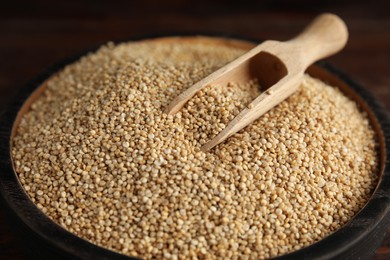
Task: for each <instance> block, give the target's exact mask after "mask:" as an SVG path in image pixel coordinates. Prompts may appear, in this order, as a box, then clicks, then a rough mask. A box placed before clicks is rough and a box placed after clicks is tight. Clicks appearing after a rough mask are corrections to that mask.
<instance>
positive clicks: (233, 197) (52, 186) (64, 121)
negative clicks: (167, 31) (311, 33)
mask: <svg viewBox="0 0 390 260" xmlns="http://www.w3.org/2000/svg"><path fill="white" fill-rule="evenodd" d="M243 52H244V50H242V49H239V48H233V47H229V46H220V45H217V44H215V45H213V44H202V43H201V42H192V43H191V42H182V43H169V42H166V43H161V42H154V41H150V42H130V43H126V44H120V45H118V46H114V45H113V44H109V45H107V46H105V47H102V48H101V49H100V50H99V51H97V52H96V53H93V54H89V55H87V56H86V57H83V58H82V59H80V60H79V61H78V62H76V63H74V64H71V65H69V66H67V67H66V68H65V69H64V70H63V71H62V72H60V73H58V74H57V76H55V77H53V78H51V79H50V80H49V81H48V82H47V89H46V90H45V92H44V93H43V95H42V96H41V97H40V98H39V99H38V100H37V101H36V102H35V103H34V104H33V105H32V107H31V110H30V111H29V112H28V113H26V114H25V115H24V116H23V119H22V121H21V123H20V125H19V126H18V129H17V135H16V136H15V138H14V142H13V148H12V155H13V159H14V163H15V167H16V171H17V173H18V175H19V179H20V182H21V183H22V185H23V187H24V189H25V190H26V192H27V193H28V195H29V196H30V198H31V200H32V201H33V202H34V203H35V204H36V205H37V206H38V208H39V209H41V210H42V211H43V212H44V213H45V214H47V215H48V216H49V217H50V218H51V219H53V220H54V221H55V222H57V223H59V224H60V225H61V226H63V227H64V228H65V229H67V230H69V231H70V232H72V233H74V234H76V235H78V236H80V237H82V238H85V239H87V240H89V241H91V242H92V243H95V244H97V245H100V246H103V247H106V248H109V249H112V250H114V251H118V252H121V253H123V254H127V255H132V256H139V257H142V258H146V259H151V258H157V259H161V258H166V259H184V258H207V259H215V258H224V259H238V258H239V259H241V258H252V259H260V258H269V257H274V256H278V255H281V254H285V253H287V252H292V251H295V250H298V249H300V248H302V247H306V246H308V245H310V244H312V243H314V242H316V241H318V240H320V239H322V238H324V237H325V236H327V235H329V234H331V233H332V232H334V231H335V230H337V229H338V228H340V227H341V226H342V225H343V224H345V223H346V222H347V221H348V220H350V219H351V218H352V217H353V216H354V215H355V214H356V213H357V212H358V211H359V210H360V209H361V208H362V207H363V206H364V204H365V203H366V202H367V200H368V198H369V197H370V195H371V193H372V191H373V189H374V187H375V185H376V181H377V174H378V154H377V147H376V141H375V140H376V139H375V134H374V131H373V130H372V128H371V126H370V123H369V120H368V119H367V116H366V115H365V114H364V113H362V112H361V111H359V109H358V107H357V105H356V104H355V103H354V102H353V101H351V100H349V99H348V98H347V97H345V96H344V95H343V94H342V93H341V92H340V91H339V90H338V89H337V88H334V87H331V86H328V85H326V84H324V83H323V82H321V81H319V80H317V79H314V78H311V77H310V76H307V75H306V76H305V78H304V81H303V83H302V85H301V87H300V89H299V91H298V92H296V93H295V94H293V95H292V96H291V97H290V98H288V99H287V100H286V101H284V102H282V103H281V104H280V105H279V106H277V107H276V108H274V109H273V110H271V111H270V112H268V113H267V114H265V115H264V116H262V117H261V118H260V119H258V120H257V121H255V122H254V123H252V124H251V125H249V126H248V127H246V128H245V129H244V130H242V131H240V132H239V133H237V134H235V135H234V136H232V137H231V138H229V139H228V140H227V141H226V142H224V143H222V144H220V145H218V146H217V147H216V148H214V149H212V150H211V151H209V152H206V153H204V152H201V151H200V147H201V146H202V144H204V143H205V142H207V141H209V140H210V139H211V138H212V137H214V136H215V135H216V134H217V133H218V132H219V131H221V130H222V129H223V128H224V127H225V125H226V124H227V123H228V122H229V121H230V120H231V119H233V117H234V116H235V115H236V114H237V113H238V112H239V111H241V110H242V109H243V108H244V107H245V106H247V105H248V104H249V102H250V101H251V100H252V99H253V98H255V97H256V96H257V95H258V94H259V86H258V85H257V83H256V82H255V81H253V82H249V83H248V84H245V85H237V84H234V82H232V83H231V84H229V85H228V86H210V87H208V88H206V89H205V90H204V91H202V92H200V93H198V94H197V95H196V96H195V97H194V98H192V99H191V100H190V101H189V102H188V103H187V104H186V105H185V107H184V108H183V109H182V110H181V111H180V112H179V113H177V114H176V115H167V114H165V113H164V110H165V108H166V107H167V105H168V104H169V102H170V101H171V100H172V99H173V98H174V97H175V96H176V95H177V94H178V93H180V92H182V91H183V90H184V89H186V88H188V87H189V86H191V84H193V83H195V82H196V81H198V80H199V79H201V78H203V77H204V76H206V75H208V74H209V73H211V72H212V71H214V70H216V69H217V68H218V67H221V66H222V65H224V64H225V63H227V62H229V61H231V60H232V59H234V58H235V57H237V56H238V55H240V54H242V53H243Z"/></svg>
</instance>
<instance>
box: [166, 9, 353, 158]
mask: <svg viewBox="0 0 390 260" xmlns="http://www.w3.org/2000/svg"><path fill="white" fill-rule="evenodd" d="M347 39H348V31H347V27H346V25H345V23H344V22H343V21H342V20H341V19H340V18H339V17H338V16H336V15H334V14H322V15H320V16H318V17H317V18H315V19H314V21H313V22H312V23H311V24H310V25H309V26H308V27H307V28H306V29H305V30H304V31H303V32H302V33H301V34H299V35H298V36H297V37H295V38H293V39H292V40H289V41H286V42H279V41H265V42H263V43H262V44H260V45H258V46H256V47H255V48H253V49H251V50H250V51H248V52H247V53H245V54H244V55H242V56H240V57H238V58H237V59H235V60H234V61H232V62H230V63H229V64H227V65H225V66H223V67H222V68H220V69H218V70H217V71H215V72H213V73H212V74H210V75H209V76H207V77H206V78H204V79H202V80H201V81H199V82H197V83H196V84H194V85H193V86H192V87H190V88H188V89H187V90H186V91H184V92H182V93H181V94H180V95H179V96H177V97H176V98H175V99H174V100H173V101H172V102H171V103H170V104H169V106H168V109H167V113H168V114H174V113H176V112H178V111H179V110H180V109H181V108H182V107H183V106H184V104H185V103H186V102H187V101H188V100H189V99H190V98H191V97H193V96H194V95H195V94H196V93H197V92H198V91H200V90H201V89H203V88H205V87H206V86H208V85H215V84H227V83H228V82H236V83H245V82H248V81H249V80H250V79H254V78H257V79H258V82H259V84H260V86H262V88H263V89H266V90H265V91H264V92H263V93H261V94H260V95H259V96H258V97H257V98H256V99H255V100H254V101H253V102H251V103H250V104H249V105H248V107H247V108H245V109H244V110H242V111H241V112H240V113H239V114H238V115H237V116H236V117H235V118H234V119H233V120H232V121H230V122H229V124H228V125H227V126H226V128H225V129H223V130H222V131H221V132H220V133H219V134H218V135H217V136H216V137H214V138H213V139H212V140H211V141H209V142H208V143H206V144H205V145H204V146H202V148H201V150H202V151H207V150H209V149H211V148H212V147H214V146H216V145H217V144H219V143H221V142H223V141H224V140H226V139H227V138H228V137H229V136H231V135H233V134H235V133H236V132H238V131H240V130H241V129H243V128H244V127H245V126H247V125H248V124H250V123H251V122H253V121H254V120H256V119H257V118H259V117H260V116H262V115H263V114H264V113H266V112H267V111H269V110H270V109H271V108H273V107H274V106H276V105H278V104H279V103H280V102H282V101H283V100H285V99H286V98H287V97H289V96H290V95H291V94H293V93H294V92H295V91H296V90H297V89H298V88H299V86H300V84H301V82H302V79H303V75H304V72H305V70H306V69H307V67H308V66H310V65H311V64H313V63H314V62H316V61H318V60H320V59H322V58H325V57H328V56H330V55H332V54H335V53H336V52H338V51H340V50H341V49H342V48H343V47H344V46H345V44H346V42H347Z"/></svg>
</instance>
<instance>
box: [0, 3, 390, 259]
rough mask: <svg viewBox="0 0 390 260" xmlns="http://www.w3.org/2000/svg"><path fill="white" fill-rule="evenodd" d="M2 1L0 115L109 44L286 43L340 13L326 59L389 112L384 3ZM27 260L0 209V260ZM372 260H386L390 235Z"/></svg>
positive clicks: (388, 19)
mask: <svg viewBox="0 0 390 260" xmlns="http://www.w3.org/2000/svg"><path fill="white" fill-rule="evenodd" d="M1 2H2V3H0V109H3V108H4V107H5V105H6V103H7V101H8V100H11V99H12V98H13V97H14V95H15V94H16V93H17V91H18V89H19V88H20V87H21V86H23V85H24V84H25V83H26V82H28V81H29V80H30V79H32V78H34V76H36V75H38V74H39V73H41V72H42V71H44V70H45V68H47V67H49V66H50V65H52V64H54V63H56V62H58V61H61V60H62V59H64V58H66V57H68V56H71V55H73V54H75V53H79V52H81V51H83V50H85V49H88V48H90V47H91V46H97V45H100V44H104V43H106V42H107V41H110V40H122V39H131V38H134V37H138V36H142V35H157V34H158V35H161V34H166V35H178V34H180V33H185V34H189V33H196V34H199V33H205V34H216V35H222V36H229V35H238V36H240V35H241V36H244V37H249V38H253V39H276V40H286V39H289V38H290V37H292V36H293V35H295V34H296V33H298V32H299V31H300V30H301V29H302V27H303V26H304V25H305V24H307V23H308V22H309V21H310V20H311V19H312V18H313V17H314V16H315V15H317V14H319V13H321V12H334V13H336V14H338V15H339V16H341V17H342V18H343V19H344V20H345V21H346V23H347V25H348V27H349V31H350V39H349V42H348V44H347V46H346V48H345V49H344V50H343V51H342V52H341V53H340V54H338V55H337V56H335V57H332V58H330V59H329V60H330V61H331V62H332V63H333V64H334V65H336V66H337V67H339V68H342V70H344V71H346V72H347V73H349V74H350V76H352V77H353V78H354V79H356V80H357V81H359V82H361V83H362V84H363V85H365V86H366V87H367V88H368V89H369V90H371V92H372V93H373V94H374V95H375V96H376V97H377V98H378V99H379V100H381V101H382V103H383V104H384V105H385V106H386V107H387V109H390V14H389V13H390V1H388V0H382V1H375V0H371V1H360V0H346V1H345V0H344V1H343V0H341V1H324V0H317V1H308V0H296V1H287V0H276V1H271V0H267V1H255V0H250V1H232V0H229V1H202V0H198V1H179V0H168V1H157V0H149V1H140V0H138V1H125V0H121V1H110V2H109V1H107V2H104V1H86V0H84V1H76V0H68V1H48V0H44V1H25V2H21V1H1ZM336 2H337V3H336ZM330 3H333V4H330ZM0 123H1V122H0ZM0 174H1V173H0ZM26 258H27V257H26V254H25V253H24V252H23V249H22V247H21V245H20V244H19V242H18V241H17V239H16V237H15V235H14V233H13V231H12V230H11V229H10V228H9V227H8V225H7V220H6V219H5V216H4V213H3V210H2V209H1V208H0V259H26ZM375 259H390V230H389V233H388V236H387V238H386V239H385V241H384V242H383V244H382V246H381V247H380V248H378V250H377V251H376V255H375Z"/></svg>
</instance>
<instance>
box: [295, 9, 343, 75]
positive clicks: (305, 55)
mask: <svg viewBox="0 0 390 260" xmlns="http://www.w3.org/2000/svg"><path fill="white" fill-rule="evenodd" d="M347 40H348V29H347V26H346V25H345V23H344V21H343V20H342V19H341V18H340V17H338V16H337V15H334V14H330V13H324V14H321V15H319V16H317V17H316V18H315V19H314V20H313V22H311V23H310V24H309V25H308V26H307V27H306V28H305V29H304V30H303V32H302V33H301V34H299V35H298V36H297V37H295V38H293V39H292V40H290V41H288V43H290V44H291V45H292V46H291V47H293V48H296V49H298V50H301V54H302V55H301V61H302V62H303V63H304V65H305V66H306V67H307V66H309V65H311V64H312V63H314V62H316V61H318V60H320V59H323V58H325V57H328V56H330V55H332V54H335V53H337V52H339V51H340V50H341V49H342V48H343V47H344V46H345V44H346V43H347Z"/></svg>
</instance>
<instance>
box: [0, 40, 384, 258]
mask: <svg viewBox="0 0 390 260" xmlns="http://www.w3.org/2000/svg"><path fill="white" fill-rule="evenodd" d="M244 44H246V45H248V42H246V43H244ZM84 54H86V53H83V54H82V55H84ZM82 55H78V56H77V57H74V58H72V59H69V60H67V61H65V62H62V63H61V64H59V65H57V66H54V67H52V68H51V69H50V70H48V71H47V72H46V73H44V74H43V75H41V76H40V77H38V78H37V79H36V80H34V81H32V82H30V83H29V84H28V85H26V86H25V87H24V88H22V89H21V91H20V93H19V95H18V96H17V98H16V99H15V100H14V101H13V102H12V103H11V104H10V105H9V106H8V107H7V108H6V110H5V111H4V112H3V113H2V114H1V118H0V122H1V126H0V131H1V135H0V145H1V149H0V158H1V163H0V195H1V199H2V202H3V204H4V206H5V208H6V213H7V215H8V219H9V221H10V223H11V224H12V226H13V228H14V230H15V232H17V233H18V235H19V238H20V240H21V244H23V245H24V246H25V248H26V250H27V252H29V253H30V255H29V257H31V258H32V259H53V258H56V259H134V258H130V257H128V256H124V255H121V254H118V253H115V252H113V251H110V250H107V249H104V248H102V247H98V246H96V245H94V244H92V243H89V242H88V241H86V240H84V239H81V238H79V237H77V236H75V235H73V234H71V233H70V232H68V231H66V230H65V229H63V228H62V227H60V226H59V225H57V224H56V223H54V222H53V221H51V220H50V219H49V218H48V217H47V216H46V215H44V214H43V213H42V212H41V211H40V210H39V209H38V208H37V207H36V206H35V205H34V204H33V202H32V201H31V200H30V199H29V198H28V196H27V194H26V193H25V192H24V190H23V188H22V186H21V184H20V183H19V181H18V178H17V175H16V173H15V171H14V168H13V164H12V159H11V154H10V148H11V145H12V144H11V140H12V137H13V135H14V132H15V131H14V129H15V127H14V125H17V124H18V120H19V118H20V116H21V115H23V114H24V113H25V112H26V111H27V110H28V108H29V104H31V102H33V101H34V100H35V99H36V98H37V97H38V96H39V95H40V94H41V93H42V91H43V89H44V88H43V87H42V86H43V85H44V82H45V80H47V79H48V78H50V77H51V76H52V75H54V74H55V73H57V72H58V71H60V70H61V69H62V68H63V67H64V66H65V65H67V64H70V63H72V62H74V61H76V60H78V59H79V58H80V57H81V56H82ZM308 73H309V74H311V75H312V76H314V77H317V78H320V79H322V80H323V81H326V82H328V83H330V84H331V85H335V86H338V87H339V88H340V89H341V90H342V91H343V92H344V93H345V94H346V95H347V96H349V97H350V98H351V99H353V100H355V101H356V102H357V104H358V105H359V107H360V108H361V109H362V110H364V111H366V112H367V114H368V116H369V118H370V121H371V124H372V126H373V128H374V129H375V131H376V133H377V136H378V140H379V152H380V173H379V174H380V177H379V182H378V185H377V187H376V190H375V192H374V194H373V195H372V197H371V198H370V200H369V202H368V203H367V204H366V206H365V207H364V208H363V209H362V210H361V211H360V212H359V213H358V214H357V215H356V216H355V217H354V218H353V219H352V220H350V221H349V222H348V223H347V224H346V225H344V226H343V227H342V228H340V229H339V230H337V231H336V232H334V233H333V234H331V235H329V236H328V237H326V238H324V239H322V240H320V241H318V242H317V243H314V244H312V245H311V246H308V247H306V248H304V249H301V250H298V251H295V252H293V253H290V254H286V255H283V256H280V257H278V259H369V258H371V257H372V256H373V254H374V252H375V249H376V248H377V247H378V246H379V245H380V244H381V242H382V240H383V238H384V236H385V235H386V232H387V227H388V225H389V224H390V213H389V212H390V210H389V207H390V163H389V162H388V161H387V158H389V157H388V156H389V155H390V153H389V152H390V149H389V147H390V136H389V133H390V132H389V130H390V120H389V117H388V115H387V113H386V111H385V110H384V108H383V107H382V106H381V105H380V104H379V103H378V102H377V101H376V100H375V98H374V97H373V96H372V95H371V94H370V93H369V92H368V91H367V90H366V89H365V88H364V87H363V86H361V85H360V84H358V83H356V82H355V81H353V80H352V79H351V78H350V77H348V76H346V75H345V74H344V73H343V72H341V71H340V70H338V69H336V68H334V67H333V66H331V65H329V64H328V63H326V62H320V63H317V64H315V65H313V66H311V67H310V68H309V69H308Z"/></svg>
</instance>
